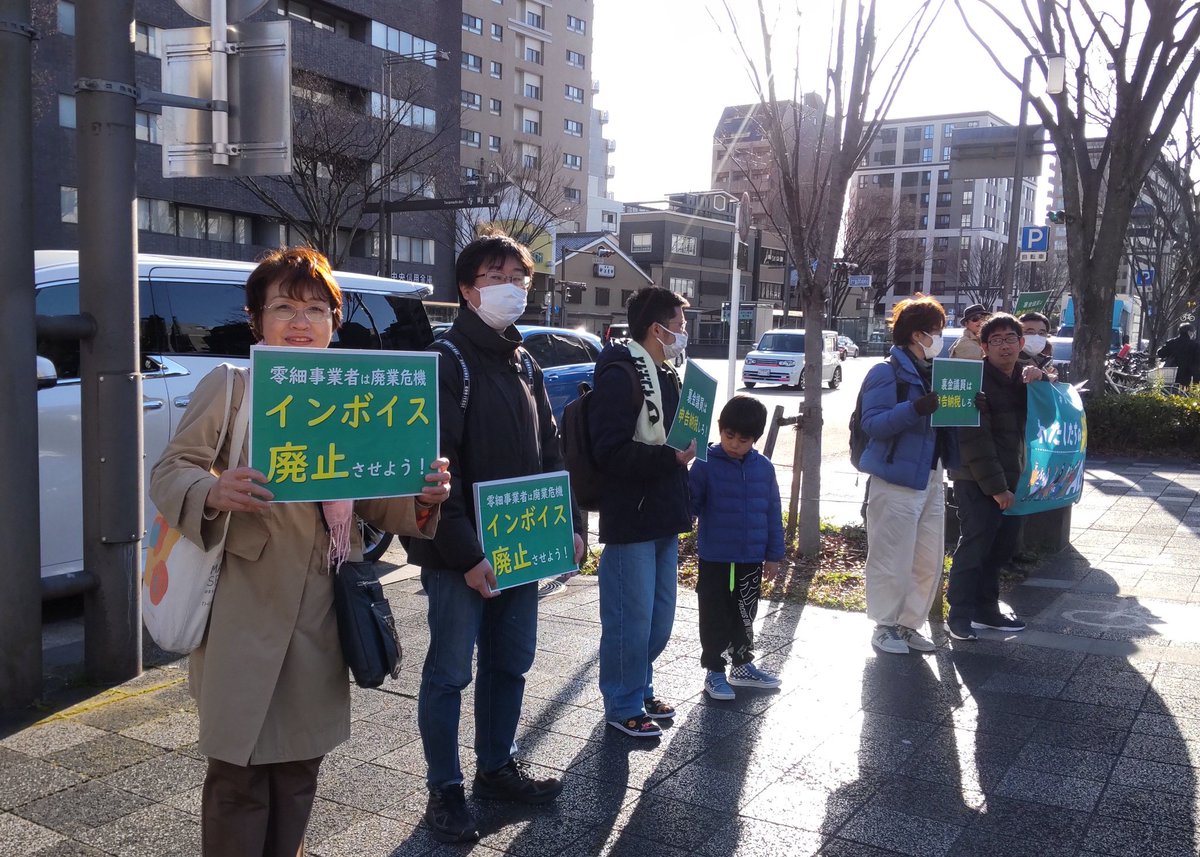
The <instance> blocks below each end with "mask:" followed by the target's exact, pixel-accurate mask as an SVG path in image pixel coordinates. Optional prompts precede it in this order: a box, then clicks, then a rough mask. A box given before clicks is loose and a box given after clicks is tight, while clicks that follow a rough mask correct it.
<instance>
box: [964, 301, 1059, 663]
mask: <svg viewBox="0 0 1200 857" xmlns="http://www.w3.org/2000/svg"><path fill="white" fill-rule="evenodd" d="M979 340H980V343H981V344H982V346H983V352H984V363H983V397H984V400H985V404H983V405H982V406H981V407H980V411H981V413H980V417H979V426H978V428H960V429H959V430H958V452H959V458H960V459H961V464H960V466H959V467H957V468H954V469H952V470H951V471H950V478H951V479H953V480H954V500H955V502H956V503H957V504H958V521H959V539H958V546H957V547H956V548H955V549H954V560H953V561H952V562H951V564H950V583H949V586H948V587H947V590H946V600H947V601H948V602H949V604H950V616H949V618H948V620H947V623H946V624H947V626H948V627H949V631H950V636H951V637H953V638H954V639H956V640H974V639H976V636H977V635H976V634H975V630H976V629H979V628H992V629H995V630H999V631H1023V630H1025V623H1024V622H1022V621H1021V620H1020V619H1018V618H1016V617H1015V616H1006V615H1004V614H1003V613H1001V612H1000V568H1001V567H1002V566H1003V565H1004V564H1005V563H1006V562H1008V560H1009V559H1010V558H1011V557H1012V552H1013V547H1014V545H1015V544H1016V539H1017V534H1018V533H1019V532H1020V519H1019V518H1015V517H1012V516H1011V515H1004V514H1003V512H1004V510H1005V509H1008V508H1009V507H1011V506H1012V505H1013V503H1014V502H1015V500H1016V496H1015V494H1014V492H1015V491H1016V488H1017V483H1018V481H1019V480H1020V478H1021V471H1022V470H1023V469H1024V468H1025V417H1026V409H1027V402H1026V394H1025V383H1026V381H1025V380H1024V379H1023V378H1022V374H1023V373H1022V367H1021V366H1020V364H1019V362H1018V357H1019V356H1020V354H1021V350H1022V348H1023V346H1024V341H1025V340H1024V335H1023V333H1022V328H1021V322H1019V321H1017V319H1015V318H1014V317H1013V316H1011V315H1009V314H1007V313H999V314H997V315H994V316H992V317H991V319H989V320H988V322H987V323H986V324H985V325H984V326H983V328H982V330H980V333H979ZM1030 377H1031V379H1032V374H1031V376H1030ZM1039 377H1040V376H1039Z"/></svg>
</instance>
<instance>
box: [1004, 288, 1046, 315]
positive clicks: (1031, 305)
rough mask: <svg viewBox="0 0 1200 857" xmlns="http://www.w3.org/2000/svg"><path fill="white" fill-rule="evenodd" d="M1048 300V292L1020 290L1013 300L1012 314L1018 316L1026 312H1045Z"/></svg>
mask: <svg viewBox="0 0 1200 857" xmlns="http://www.w3.org/2000/svg"><path fill="white" fill-rule="evenodd" d="M1048 300H1050V293H1049V292H1022V293H1021V294H1019V295H1017V297H1016V298H1015V299H1014V300H1013V311H1012V314H1013V315H1015V316H1016V317H1017V318H1020V317H1021V315H1022V314H1024V313H1027V312H1045V311H1046V302H1047V301H1048Z"/></svg>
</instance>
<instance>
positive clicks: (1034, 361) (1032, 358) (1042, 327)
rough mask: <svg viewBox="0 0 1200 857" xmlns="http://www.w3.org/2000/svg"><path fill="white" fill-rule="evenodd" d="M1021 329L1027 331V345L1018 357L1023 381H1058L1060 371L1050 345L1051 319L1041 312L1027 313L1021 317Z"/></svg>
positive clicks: (1022, 348)
mask: <svg viewBox="0 0 1200 857" xmlns="http://www.w3.org/2000/svg"><path fill="white" fill-rule="evenodd" d="M1021 329H1022V330H1023V331H1025V344H1024V345H1023V346H1022V347H1021V353H1020V355H1019V356H1018V357H1017V365H1019V366H1020V367H1021V380H1022V381H1024V382H1025V383H1026V384H1028V383H1029V382H1030V381H1057V380H1058V370H1057V369H1055V368H1054V363H1053V360H1052V358H1053V357H1054V349H1053V348H1052V347H1051V345H1050V319H1048V318H1046V316H1044V315H1042V314H1041V313H1040V312H1027V313H1025V314H1024V315H1022V316H1021Z"/></svg>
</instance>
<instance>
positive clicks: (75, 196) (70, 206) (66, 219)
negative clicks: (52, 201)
mask: <svg viewBox="0 0 1200 857" xmlns="http://www.w3.org/2000/svg"><path fill="white" fill-rule="evenodd" d="M58 212H59V218H60V219H61V220H62V222H63V223H78V222H79V188H74V187H66V186H65V185H64V186H60V187H59V189H58Z"/></svg>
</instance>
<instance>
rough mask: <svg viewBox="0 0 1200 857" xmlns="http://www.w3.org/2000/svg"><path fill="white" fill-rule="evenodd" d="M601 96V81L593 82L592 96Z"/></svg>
mask: <svg viewBox="0 0 1200 857" xmlns="http://www.w3.org/2000/svg"><path fill="white" fill-rule="evenodd" d="M599 94H600V81H598V80H593V81H592V95H599Z"/></svg>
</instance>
